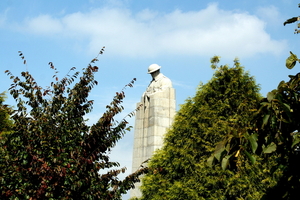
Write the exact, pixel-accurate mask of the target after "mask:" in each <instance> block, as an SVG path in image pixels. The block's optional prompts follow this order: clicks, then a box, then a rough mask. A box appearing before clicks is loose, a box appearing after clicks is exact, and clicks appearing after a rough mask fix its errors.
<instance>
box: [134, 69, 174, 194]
mask: <svg viewBox="0 0 300 200" xmlns="http://www.w3.org/2000/svg"><path fill="white" fill-rule="evenodd" d="M160 68H161V67H160V66H159V65H157V64H152V65H150V66H149V68H148V73H149V74H151V76H152V81H151V82H150V84H149V86H148V87H147V90H146V92H144V94H143V95H142V98H141V102H139V103H138V104H137V106H140V108H139V109H138V110H137V112H136V116H135V128H134V146H133V161H132V171H133V172H135V171H136V170H137V169H139V167H140V166H141V164H142V163H143V162H144V161H146V160H147V159H149V158H151V156H152V155H153V153H154V151H155V150H156V149H158V148H161V147H162V145H163V137H164V134H165V133H166V131H167V129H168V128H169V127H170V126H171V125H172V123H173V119H174V116H175V112H176V101H175V89H174V88H173V87H172V82H171V80H170V79H169V78H167V77H166V76H164V75H163V74H162V73H161V72H160ZM140 185H141V183H136V184H135V187H136V188H135V189H133V190H131V197H141V192H140V190H139V187H140Z"/></svg>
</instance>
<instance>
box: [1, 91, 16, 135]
mask: <svg viewBox="0 0 300 200" xmlns="http://www.w3.org/2000/svg"><path fill="white" fill-rule="evenodd" d="M4 100H5V93H4V92H3V93H0V135H2V134H6V133H9V132H10V131H11V129H12V126H13V121H12V120H11V119H10V116H9V112H10V111H11V108H10V107H9V106H8V105H5V104H3V103H4Z"/></svg>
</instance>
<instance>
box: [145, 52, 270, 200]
mask: <svg viewBox="0 0 300 200" xmlns="http://www.w3.org/2000/svg"><path fill="white" fill-rule="evenodd" d="M211 61H212V63H213V64H212V67H213V68H214V69H217V70H216V72H215V74H214V76H213V78H212V79H211V80H210V81H209V82H208V83H207V84H205V85H202V84H201V85H200V86H199V88H198V90H197V92H196V95H195V96H194V97H193V98H190V99H188V100H187V101H186V102H185V104H183V105H182V106H181V108H180V110H179V111H178V113H177V115H176V117H175V121H174V123H173V126H172V128H171V129H170V130H169V131H168V133H167V134H166V136H165V141H164V146H163V148H162V149H161V150H159V151H157V152H156V153H155V154H154V156H153V157H152V158H151V160H150V162H149V169H150V171H149V174H147V175H146V176H145V178H143V185H142V193H143V197H142V199H147V200H148V199H238V198H240V199H259V198H261V197H262V196H263V194H264V192H265V191H266V190H267V189H268V188H270V187H272V186H273V185H274V184H275V181H273V179H272V178H270V177H272V176H273V175H272V174H271V171H270V169H271V167H272V166H274V165H275V162H273V161H270V162H268V163H260V162H257V163H256V164H254V163H255V162H254V160H253V159H254V157H251V154H250V153H248V152H246V151H238V149H231V148H230V147H229V146H225V147H224V145H223V144H224V143H225V142H226V141H224V139H225V138H227V139H231V138H228V137H227V135H229V134H231V135H237V136H238V135H240V134H242V133H243V134H244V137H246V138H250V139H249V140H255V138H254V137H255V135H253V134H252V133H251V132H250V131H249V127H251V122H252V121H253V120H254V117H255V115H254V113H255V111H257V108H258V106H259V102H260V99H261V97H260V95H259V93H258V92H259V87H258V86H257V85H256V84H255V81H254V79H253V77H251V76H250V75H249V74H248V73H245V72H244V70H243V68H242V67H241V66H240V63H239V61H238V60H235V61H234V67H232V68H230V67H228V66H227V65H224V66H222V65H221V66H220V67H218V66H217V63H218V62H219V58H218V57H214V58H213V59H212V60H211ZM251 138H252V139H251ZM249 140H246V141H249ZM234 141H235V140H234V139H233V140H232V142H234ZM217 144H218V145H217ZM216 145H217V147H216ZM244 145H245V146H247V147H248V146H251V143H250V142H248V143H246V144H244ZM215 147H216V148H215ZM235 150H237V151H235ZM233 152H234V154H233ZM249 158H251V159H252V161H253V164H252V163H251V159H249ZM258 159H259V158H258ZM231 160H233V161H234V163H235V165H232V163H230V162H229V161H231ZM245 160H247V162H244V161H245ZM229 165H232V166H231V167H232V168H230V169H229V168H228V166H229ZM262 169H266V170H265V171H263V170H262Z"/></svg>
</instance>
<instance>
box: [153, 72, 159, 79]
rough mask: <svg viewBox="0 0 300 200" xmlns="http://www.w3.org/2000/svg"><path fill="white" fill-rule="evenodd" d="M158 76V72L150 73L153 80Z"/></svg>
mask: <svg viewBox="0 0 300 200" xmlns="http://www.w3.org/2000/svg"><path fill="white" fill-rule="evenodd" d="M158 74H160V70H157V71H155V72H153V73H151V76H152V78H153V79H154V78H155V77H156V76H157V75H158Z"/></svg>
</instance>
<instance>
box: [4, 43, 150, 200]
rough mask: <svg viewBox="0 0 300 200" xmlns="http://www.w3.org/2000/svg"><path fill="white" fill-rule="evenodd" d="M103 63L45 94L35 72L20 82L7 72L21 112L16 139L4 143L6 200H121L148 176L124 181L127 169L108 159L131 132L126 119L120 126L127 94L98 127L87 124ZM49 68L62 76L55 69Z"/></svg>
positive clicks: (15, 128)
mask: <svg viewBox="0 0 300 200" xmlns="http://www.w3.org/2000/svg"><path fill="white" fill-rule="evenodd" d="M103 51H104V49H102V50H101V51H100V53H99V54H98V55H100V54H102V53H103ZM19 53H20V56H21V58H22V59H23V60H24V64H25V63H26V60H25V58H24V56H23V54H22V52H19ZM97 57H98V56H97ZM97 57H96V58H95V59H93V60H92V61H91V63H90V64H89V65H88V66H87V67H86V68H85V69H84V71H83V73H82V74H81V75H80V73H79V72H76V73H74V74H73V75H67V76H66V77H64V78H63V79H61V80H59V79H58V77H57V76H56V75H54V78H55V81H54V82H51V84H50V86H49V87H47V88H45V89H43V88H41V87H40V86H39V85H38V84H37V83H36V82H35V80H34V78H33V77H32V76H31V75H30V73H29V72H22V73H21V75H22V78H19V77H16V76H13V75H12V74H11V73H10V72H9V71H6V73H7V74H8V75H10V76H11V77H10V78H11V79H12V80H13V84H12V85H11V87H10V89H9V91H10V94H11V95H12V96H13V97H14V99H15V100H16V102H17V109H16V110H14V111H13V112H11V113H10V114H11V118H12V119H13V121H14V126H13V130H12V134H8V135H7V136H6V138H5V139H4V140H2V141H1V147H0V149H1V150H2V151H1V154H0V156H1V157H0V187H1V193H0V197H1V199H45V198H47V199H119V198H120V196H121V194H124V193H126V191H127V190H129V189H131V188H132V187H133V184H134V183H135V182H136V181H137V180H138V175H140V174H142V173H144V172H145V171H146V170H147V169H146V168H143V169H141V170H139V171H137V172H135V173H133V174H131V175H129V176H127V177H126V178H125V179H124V180H122V181H121V180H119V179H118V175H119V174H120V173H124V171H125V168H121V169H113V170H112V169H110V168H111V167H119V163H118V162H114V161H110V158H109V156H108V153H109V151H110V150H111V148H113V147H114V145H115V144H116V143H117V141H118V140H119V139H120V138H122V136H123V135H124V134H125V131H126V130H129V129H130V126H128V123H127V121H126V118H125V119H123V120H122V121H121V122H117V121H115V120H114V117H115V116H116V115H117V114H118V113H120V112H121V111H122V110H123V107H122V105H121V104H122V101H123V99H124V97H125V94H124V89H123V90H122V91H121V92H117V93H116V96H115V97H114V98H113V100H112V102H111V103H110V105H108V106H107V107H106V112H105V113H104V114H103V116H102V117H100V119H99V120H98V122H97V123H96V124H94V125H92V126H88V125H87V124H86V120H84V118H83V117H84V115H85V114H86V113H89V112H91V111H92V105H93V100H89V99H88V96H89V93H90V91H91V90H92V88H93V87H94V85H96V84H97V81H96V80H94V74H95V73H96V72H97V71H98V67H97V66H93V63H94V62H96V61H97V60H98V58H97ZM49 65H50V67H51V68H52V69H54V70H55V74H56V73H57V71H56V68H55V67H54V65H53V63H51V62H50V63H49ZM72 70H74V68H72V69H71V70H70V71H72ZM77 77H79V79H78V82H77V83H76V82H75V80H77ZM134 81H135V79H134V80H133V81H131V82H130V83H129V84H128V85H126V87H132V85H133V83H134ZM132 115H133V113H130V114H129V116H132ZM100 170H101V171H100Z"/></svg>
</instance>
